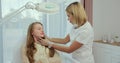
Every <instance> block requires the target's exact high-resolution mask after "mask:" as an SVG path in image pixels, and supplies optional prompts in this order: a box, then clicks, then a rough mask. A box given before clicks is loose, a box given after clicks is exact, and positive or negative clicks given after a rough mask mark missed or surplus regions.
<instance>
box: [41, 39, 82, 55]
mask: <svg viewBox="0 0 120 63" xmlns="http://www.w3.org/2000/svg"><path fill="white" fill-rule="evenodd" d="M40 44H41V45H43V46H48V47H53V48H55V49H56V50H59V51H63V52H67V53H72V52H73V51H75V50H77V49H78V48H80V47H82V46H83V44H82V43H80V42H77V41H74V42H73V43H72V44H71V45H70V46H68V47H67V46H61V45H58V44H55V43H50V42H48V41H46V40H44V39H41V40H40Z"/></svg>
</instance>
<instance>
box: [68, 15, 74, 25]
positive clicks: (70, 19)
mask: <svg viewBox="0 0 120 63" xmlns="http://www.w3.org/2000/svg"><path fill="white" fill-rule="evenodd" d="M67 16H68V20H69V21H70V23H71V24H73V16H72V15H71V14H70V13H67Z"/></svg>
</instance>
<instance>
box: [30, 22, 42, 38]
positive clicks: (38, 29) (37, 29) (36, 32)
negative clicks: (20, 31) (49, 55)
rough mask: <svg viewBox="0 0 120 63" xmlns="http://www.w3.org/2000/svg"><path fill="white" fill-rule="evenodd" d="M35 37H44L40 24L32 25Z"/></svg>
mask: <svg viewBox="0 0 120 63" xmlns="http://www.w3.org/2000/svg"><path fill="white" fill-rule="evenodd" d="M32 34H33V35H34V36H35V37H44V31H43V27H42V25H41V24H35V25H34V26H33V33H32Z"/></svg>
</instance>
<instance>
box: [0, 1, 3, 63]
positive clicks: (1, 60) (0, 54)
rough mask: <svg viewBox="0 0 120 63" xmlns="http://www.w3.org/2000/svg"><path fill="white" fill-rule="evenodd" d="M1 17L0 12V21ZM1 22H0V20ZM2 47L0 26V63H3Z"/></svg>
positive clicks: (0, 29)
mask: <svg viewBox="0 0 120 63" xmlns="http://www.w3.org/2000/svg"><path fill="white" fill-rule="evenodd" d="M0 9H1V0H0ZM1 17H2V13H1V10H0V19H1ZM0 21H1V20H0ZM2 51H3V45H2V26H0V63H3V52H2Z"/></svg>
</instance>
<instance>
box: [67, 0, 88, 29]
mask: <svg viewBox="0 0 120 63" xmlns="http://www.w3.org/2000/svg"><path fill="white" fill-rule="evenodd" d="M66 12H67V13H69V14H71V15H72V16H73V18H74V22H75V24H77V25H78V27H80V26H82V25H83V24H84V23H85V22H86V21H87V15H86V12H85V10H84V8H83V6H82V5H81V4H80V3H79V2H73V3H71V4H70V5H69V6H68V7H67V8H66Z"/></svg>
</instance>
